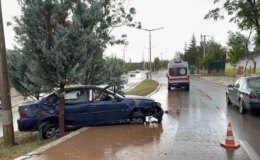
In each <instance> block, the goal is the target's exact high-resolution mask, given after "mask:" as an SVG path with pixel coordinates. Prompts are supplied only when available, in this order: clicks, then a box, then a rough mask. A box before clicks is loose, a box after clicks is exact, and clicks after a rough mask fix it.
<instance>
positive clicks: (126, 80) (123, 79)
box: [120, 74, 128, 84]
mask: <svg viewBox="0 0 260 160" xmlns="http://www.w3.org/2000/svg"><path fill="white" fill-rule="evenodd" d="M120 79H121V80H122V81H123V83H124V84H126V83H128V76H127V75H126V74H123V75H122V76H121V77H120Z"/></svg>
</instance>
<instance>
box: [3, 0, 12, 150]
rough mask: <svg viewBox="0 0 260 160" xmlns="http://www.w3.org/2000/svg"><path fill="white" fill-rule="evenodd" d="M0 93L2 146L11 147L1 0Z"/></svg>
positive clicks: (10, 122) (9, 103) (10, 109)
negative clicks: (0, 104)
mask: <svg viewBox="0 0 260 160" xmlns="http://www.w3.org/2000/svg"><path fill="white" fill-rule="evenodd" d="M0 93H1V103H2V123H3V136H4V146H13V145H14V144H15V142H14V127H13V115H12V105H11V98H10V88H9V80H8V71H7V62H6V49H5V36H4V25H3V17H2V4H1V0H0Z"/></svg>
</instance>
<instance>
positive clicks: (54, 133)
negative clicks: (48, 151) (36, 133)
mask: <svg viewBox="0 0 260 160" xmlns="http://www.w3.org/2000/svg"><path fill="white" fill-rule="evenodd" d="M58 136H59V126H58V124H51V123H46V124H45V126H43V129H42V137H43V138H44V139H49V138H54V137H58Z"/></svg>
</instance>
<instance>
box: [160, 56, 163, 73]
mask: <svg viewBox="0 0 260 160" xmlns="http://www.w3.org/2000/svg"><path fill="white" fill-rule="evenodd" d="M160 54H161V60H160V61H161V69H162V68H163V59H162V57H163V53H160Z"/></svg>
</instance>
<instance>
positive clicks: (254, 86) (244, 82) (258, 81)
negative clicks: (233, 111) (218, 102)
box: [226, 76, 260, 114]
mask: <svg viewBox="0 0 260 160" xmlns="http://www.w3.org/2000/svg"><path fill="white" fill-rule="evenodd" d="M226 101H227V104H228V105H231V104H234V105H235V106H238V107H239V112H240V113H241V114H244V113H245V112H246V111H247V110H251V111H252V113H253V112H254V110H256V109H260V76H252V77H241V78H239V79H238V80H237V81H236V82H235V84H234V85H228V90H227V92H226Z"/></svg>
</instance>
